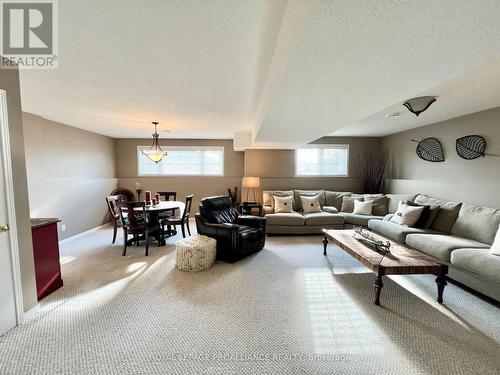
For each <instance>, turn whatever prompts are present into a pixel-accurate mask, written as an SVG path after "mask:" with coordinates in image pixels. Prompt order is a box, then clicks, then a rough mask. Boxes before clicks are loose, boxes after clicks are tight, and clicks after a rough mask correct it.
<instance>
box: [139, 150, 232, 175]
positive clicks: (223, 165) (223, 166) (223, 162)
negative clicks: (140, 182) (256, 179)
mask: <svg viewBox="0 0 500 375" xmlns="http://www.w3.org/2000/svg"><path fill="white" fill-rule="evenodd" d="M149 148H151V145H140V146H137V176H138V177H225V175H226V169H225V168H226V158H225V147H224V146H164V145H161V148H162V150H163V151H166V152H167V153H168V152H169V151H175V150H189V149H191V150H196V151H222V173H221V174H197V173H191V174H142V173H140V171H139V169H140V165H139V157H146V156H145V155H142V153H141V151H142V150H147V149H149ZM165 157H166V158H168V155H167V156H165Z"/></svg>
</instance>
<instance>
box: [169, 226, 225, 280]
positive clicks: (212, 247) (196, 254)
mask: <svg viewBox="0 0 500 375" xmlns="http://www.w3.org/2000/svg"><path fill="white" fill-rule="evenodd" d="M216 249H217V241H216V240H215V239H213V238H210V237H207V236H203V235H201V234H198V235H195V236H192V237H188V238H184V239H182V240H179V241H177V242H176V244H175V266H176V267H177V269H178V270H181V271H187V272H199V271H204V270H206V269H208V268H210V267H212V266H213V264H214V263H215V256H216V251H217V250H216Z"/></svg>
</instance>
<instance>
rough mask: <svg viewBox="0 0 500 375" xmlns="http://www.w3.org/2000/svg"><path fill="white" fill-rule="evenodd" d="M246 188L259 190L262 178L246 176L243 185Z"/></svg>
mask: <svg viewBox="0 0 500 375" xmlns="http://www.w3.org/2000/svg"><path fill="white" fill-rule="evenodd" d="M241 185H242V186H243V187H244V188H254V189H257V188H259V187H260V177H256V176H246V177H243V181H242V184H241Z"/></svg>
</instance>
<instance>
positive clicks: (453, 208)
mask: <svg viewBox="0 0 500 375" xmlns="http://www.w3.org/2000/svg"><path fill="white" fill-rule="evenodd" d="M414 202H415V203H417V204H421V205H429V206H439V210H438V212H437V215H436V218H435V219H434V221H433V222H432V225H431V229H435V230H437V231H440V232H443V233H450V231H451V228H452V227H453V224H455V221H457V218H458V213H459V212H460V208H461V207H462V203H459V202H448V201H445V200H441V199H436V198H431V197H428V196H426V195H423V194H420V195H418V196H417V198H415V201H414Z"/></svg>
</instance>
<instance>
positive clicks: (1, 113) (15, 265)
mask: <svg viewBox="0 0 500 375" xmlns="http://www.w3.org/2000/svg"><path fill="white" fill-rule="evenodd" d="M0 135H1V137H0V139H1V144H2V159H3V163H2V165H1V166H0V167H1V168H3V172H4V173H3V175H4V179H5V195H6V197H5V198H6V203H7V219H8V220H9V223H8V224H9V226H10V230H9V231H8V232H7V234H8V236H9V242H10V259H11V268H12V277H13V284H14V298H15V305H16V321H17V324H18V325H19V324H20V323H22V322H23V316H24V306H23V290H22V284H21V263H20V260H19V238H18V236H17V221H16V209H15V200H14V191H15V190H14V181H13V178H12V154H11V148H10V130H9V116H8V108H7V92H6V91H5V90H2V89H0ZM0 183H2V181H0Z"/></svg>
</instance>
